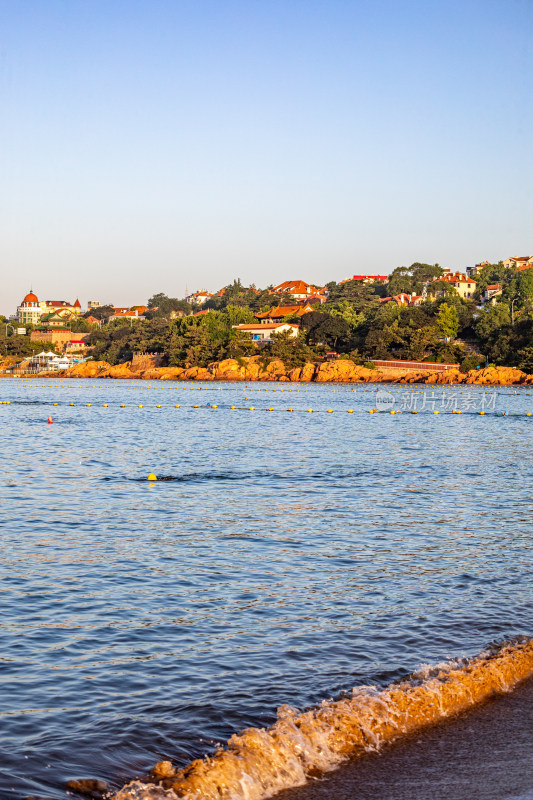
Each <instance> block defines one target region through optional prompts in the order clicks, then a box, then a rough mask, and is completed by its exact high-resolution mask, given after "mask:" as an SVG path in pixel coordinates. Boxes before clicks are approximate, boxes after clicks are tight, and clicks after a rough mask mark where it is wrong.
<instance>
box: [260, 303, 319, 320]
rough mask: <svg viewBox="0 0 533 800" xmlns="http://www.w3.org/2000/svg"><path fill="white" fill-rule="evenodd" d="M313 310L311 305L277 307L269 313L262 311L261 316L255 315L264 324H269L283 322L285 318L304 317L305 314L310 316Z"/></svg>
mask: <svg viewBox="0 0 533 800" xmlns="http://www.w3.org/2000/svg"><path fill="white" fill-rule="evenodd" d="M313 310H314V309H313V306H311V305H310V304H309V303H306V304H305V305H296V306H275V308H271V309H270V310H269V311H262V312H261V313H259V314H255V317H256V319H258V320H260V321H261V322H262V323H263V324H266V323H269V322H281V321H282V320H283V319H284V318H285V317H292V316H298V317H302V316H303V315H304V314H308V313H309V312H310V311H313Z"/></svg>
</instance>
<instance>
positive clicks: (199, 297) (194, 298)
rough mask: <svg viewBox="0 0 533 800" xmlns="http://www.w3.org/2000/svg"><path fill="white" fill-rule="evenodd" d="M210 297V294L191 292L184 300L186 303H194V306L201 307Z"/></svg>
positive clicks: (211, 295)
mask: <svg viewBox="0 0 533 800" xmlns="http://www.w3.org/2000/svg"><path fill="white" fill-rule="evenodd" d="M211 297H214V295H213V294H212V293H211V292H193V293H192V294H190V295H188V297H186V298H185V299H186V301H187V302H188V303H196V305H199V306H202V305H203V304H204V303H205V302H206V301H207V300H209V299H210V298H211Z"/></svg>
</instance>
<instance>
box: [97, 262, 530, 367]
mask: <svg viewBox="0 0 533 800" xmlns="http://www.w3.org/2000/svg"><path fill="white" fill-rule="evenodd" d="M440 274H442V270H441V268H440V267H439V266H438V265H431V264H421V263H415V264H412V265H411V267H399V268H398V269H396V270H394V272H393V273H392V275H391V279H390V282H389V283H388V284H386V285H381V284H363V283H361V282H360V281H354V280H349V281H346V282H343V283H339V284H337V283H335V282H331V283H329V284H328V285H327V289H328V299H327V302H326V303H324V304H323V305H319V306H317V307H316V310H314V311H312V312H310V313H308V314H305V315H304V316H302V317H297V316H288V317H287V318H286V321H288V322H298V323H299V324H300V333H299V335H298V337H297V338H296V339H290V338H289V337H288V336H287V335H279V336H277V337H275V339H274V342H273V343H272V344H270V345H266V346H264V347H262V348H261V349H260V350H259V352H260V354H261V357H262V358H263V359H265V360H266V361H268V360H271V359H274V358H281V359H282V360H283V361H284V362H285V363H287V364H289V365H291V366H299V365H301V364H304V363H305V362H306V361H309V360H313V359H317V358H320V357H323V356H324V354H325V353H326V352H327V351H331V350H334V351H335V352H337V353H338V354H339V355H340V356H341V357H342V356H345V357H349V358H352V359H354V360H355V361H356V362H359V363H363V362H370V361H372V360H373V359H412V360H417V361H424V360H425V361H441V362H444V361H446V362H458V363H460V364H461V366H462V368H463V369H471V368H474V367H476V366H478V365H483V364H485V363H486V362H491V363H495V364H498V365H506V366H515V367H518V368H520V369H523V370H526V371H531V370H532V369H533V270H524V271H523V272H519V271H518V270H516V269H506V268H505V267H504V266H503V264H501V263H500V264H489V265H487V266H485V267H484V268H483V269H482V270H481V272H480V273H479V274H478V275H477V276H476V281H477V286H476V292H475V295H474V297H473V298H472V299H469V300H464V299H462V298H461V297H460V296H459V294H458V293H457V292H456V291H455V289H454V288H453V287H451V286H444V287H443V288H444V292H445V294H444V296H443V297H437V298H434V297H432V295H431V286H430V287H429V290H430V291H429V292H428V299H425V300H423V301H422V302H421V303H420V305H417V306H400V305H397V304H396V303H395V302H385V303H383V302H381V303H380V300H381V301H382V300H383V299H384V297H385V296H390V295H396V294H399V293H401V292H405V293H408V294H415V295H420V294H421V293H422V292H423V290H424V285H425V284H426V283H427V281H431V280H433V279H434V278H436V277H438V276H439V275H440ZM494 283H500V284H501V285H502V287H503V291H502V294H501V296H499V297H497V298H495V300H496V302H495V304H494V305H486V306H481V305H480V302H481V298H482V294H483V292H484V290H485V289H486V287H487V286H489V285H491V284H494ZM441 287H442V284H441ZM280 301H282V302H283V303H287V302H289V301H290V298H287V297H286V296H284V297H281V296H279V295H272V294H269V292H268V291H266V290H265V291H261V292H260V291H258V290H256V289H255V288H254V287H244V286H242V284H241V283H240V281H234V283H233V284H231V285H229V286H227V287H226V288H225V291H224V292H223V294H222V296H216V297H212V298H210V299H209V300H208V301H207V302H206V303H205V304H204V305H203V306H202V309H203V310H206V311H207V310H209V313H206V314H202V315H200V316H194V315H191V314H190V306H188V304H186V303H185V302H184V301H182V300H177V299H175V298H169V297H167V296H166V295H164V294H158V295H154V297H152V298H150V300H149V301H148V307H149V311H148V312H147V317H149V319H147V320H146V321H144V322H136V323H135V324H134V325H131V324H129V323H128V324H127V325H125V324H124V323H123V322H121V321H116V322H114V323H111V324H108V325H105V326H103V327H102V328H100V329H98V330H95V331H93V332H92V333H91V334H90V344H91V345H92V346H93V347H94V350H93V354H94V357H95V358H96V359H104V360H106V361H108V362H109V363H111V364H117V363H120V362H122V361H127V360H129V359H131V357H132V355H133V353H134V352H137V351H148V352H159V353H162V354H163V356H164V363H165V364H167V365H168V366H185V365H188V366H190V365H195V366H201V367H204V366H206V365H207V364H208V363H210V362H212V361H220V360H222V359H224V358H239V357H244V356H249V355H253V354H257V352H258V349H257V346H256V345H255V344H254V343H253V342H252V341H251V340H250V338H249V337H248V336H247V335H246V334H243V333H242V332H240V331H237V330H235V329H234V328H233V327H232V326H234V325H238V324H241V323H253V322H255V321H256V320H255V317H254V314H256V313H258V312H260V311H266V310H268V309H269V308H271V307H272V306H274V305H276V304H277V303H278V302H280ZM511 303H512V304H513V316H514V320H511ZM172 311H173V312H178V313H182V314H185V316H178V317H176V318H175V319H170V318H169V317H170V312H172Z"/></svg>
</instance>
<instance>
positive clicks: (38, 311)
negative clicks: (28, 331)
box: [17, 292, 46, 325]
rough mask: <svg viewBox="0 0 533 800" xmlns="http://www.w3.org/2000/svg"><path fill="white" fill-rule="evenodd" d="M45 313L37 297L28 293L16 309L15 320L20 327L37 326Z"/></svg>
mask: <svg viewBox="0 0 533 800" xmlns="http://www.w3.org/2000/svg"><path fill="white" fill-rule="evenodd" d="M45 313H46V311H45V310H44V309H43V308H42V306H41V304H40V303H39V298H38V297H37V295H36V294H34V293H33V292H29V293H28V294H27V295H26V297H25V298H24V300H23V301H22V303H21V304H20V306H19V307H18V308H17V320H18V321H19V322H20V324H21V325H38V324H39V322H40V321H41V317H42V316H43V314H45Z"/></svg>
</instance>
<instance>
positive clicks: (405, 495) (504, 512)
mask: <svg viewBox="0 0 533 800" xmlns="http://www.w3.org/2000/svg"><path fill="white" fill-rule="evenodd" d="M0 400H2V401H9V405H7V404H5V403H3V404H2V405H0V431H1V442H2V456H3V458H2V492H1V509H0V535H1V543H2V547H1V550H0V569H1V573H2V580H1V584H0V589H1V594H0V602H1V611H2V627H1V638H2V641H1V647H0V674H1V677H2V681H1V688H0V737H1V739H0V740H1V744H0V747H1V753H0V756H1V758H0V773H1V774H0V796H1V797H2V798H3V797H6V798H9V797H13V798H20V797H26V796H30V795H31V796H38V797H46V798H53V799H54V800H55V799H56V798H57V799H59V798H65V796H66V791H67V790H66V783H67V782H68V781H69V780H72V779H77V778H87V777H90V778H100V779H102V780H105V781H107V782H108V783H109V784H110V786H112V787H116V788H118V787H120V786H122V785H123V784H125V783H127V782H128V781H130V780H132V779H134V778H135V777H137V776H139V775H142V774H143V773H145V772H146V771H147V770H149V769H150V767H152V766H153V764H155V763H156V762H158V761H162V760H167V759H168V760H170V761H172V763H173V764H174V765H176V766H177V767H180V766H185V765H186V764H188V763H189V762H190V761H191V760H193V759H195V758H197V757H200V756H203V755H206V754H212V753H213V752H214V751H215V750H216V748H217V746H218V745H224V743H225V742H226V741H227V740H228V738H229V737H230V736H231V735H232V734H234V733H237V732H239V731H242V730H243V729H244V728H249V727H253V728H257V729H262V728H267V729H268V728H269V726H272V725H273V724H274V723H275V721H276V718H277V717H276V711H277V709H278V707H280V706H284V705H285V706H287V707H288V708H289V709H290V712H289V713H291V714H296V715H297V714H301V713H305V712H306V710H307V709H313V708H318V707H320V704H323V701H328V700H331V701H332V702H338V701H342V700H343V699H344V698H346V697H348V696H350V697H352V696H353V695H352V694H351V690H352V688H353V687H362V686H368V685H371V686H375V687H376V691H379V690H382V689H383V687H386V686H387V685H389V684H390V683H391V682H393V681H396V680H399V679H400V678H402V677H404V676H406V675H408V674H409V673H411V672H412V671H413V670H416V669H417V668H419V667H420V665H421V664H438V663H440V662H442V661H444V660H446V659H458V658H462V657H465V656H469V655H474V654H476V653H479V652H481V651H483V650H484V649H486V648H487V646H488V645H489V644H490V643H491V642H493V641H495V640H498V641H503V640H510V639H512V638H513V637H516V636H520V635H522V636H531V635H532V623H531V619H532V599H533V592H532V588H531V587H532V580H531V578H532V576H531V572H532V557H531V544H530V535H529V528H530V516H531V515H530V511H531V500H530V498H531V491H532V485H533V480H532V474H533V470H532V467H531V460H530V449H531V445H530V443H531V430H532V428H531V426H532V425H533V417H528V416H526V414H527V412H533V391H532V390H530V389H529V387H518V388H516V387H501V388H494V389H490V388H488V389H485V388H482V387H475V386H474V387H426V386H413V387H410V386H387V387H372V386H370V387H366V386H351V385H350V386H343V385H336V386H332V385H316V384H311V385H295V384H284V385H282V384H250V385H247V384H218V383H216V384H214V383H210V384H194V383H175V382H153V383H152V384H149V383H147V382H146V381H144V382H137V381H124V382H118V381H70V382H69V381H68V380H49V379H45V380H43V379H23V378H20V379H17V378H14V379H2V380H1V381H0ZM391 400H392V402H391ZM54 404H57V405H54ZM71 404H72V405H71ZM89 404H90V405H89ZM104 404H105V405H104ZM121 405H124V407H121ZM139 405H142V406H143V407H142V408H139ZM158 405H159V406H161V407H160V408H158V407H157V406H158ZM176 405H179V408H176ZM215 405H216V406H217V408H213V406H215ZM106 406H107V407H106ZM194 406H197V408H195V407H194ZM231 406H235V408H234V409H232V408H231ZM376 407H377V408H379V410H380V413H378V414H369V413H368V412H369V411H370V410H372V409H374V408H376ZM252 408H253V409H254V410H250V409H252ZM269 408H272V409H274V410H273V411H268V410H267V409H269ZM310 408H311V409H313V411H312V412H309V411H308V409H310ZM391 408H392V410H396V411H402V413H401V414H398V413H396V414H390V413H389V411H390V410H391ZM288 409H293V410H292V411H289V410H288ZM329 410H331V413H329ZM413 410H416V411H417V414H413V413H412V411H413ZM436 410H438V411H439V414H438V415H437V414H434V413H433V412H434V411H436ZM480 410H483V411H485V413H484V414H483V415H481V414H480V413H479V412H480ZM454 411H461V413H460V414H459V413H452V412H454ZM350 412H351V413H350ZM49 416H51V417H52V419H53V422H52V424H49V423H48V422H47V419H48V417H49ZM149 473H155V474H156V475H157V477H158V480H157V481H156V482H149V481H147V480H146V478H147V476H148V474H149Z"/></svg>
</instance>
